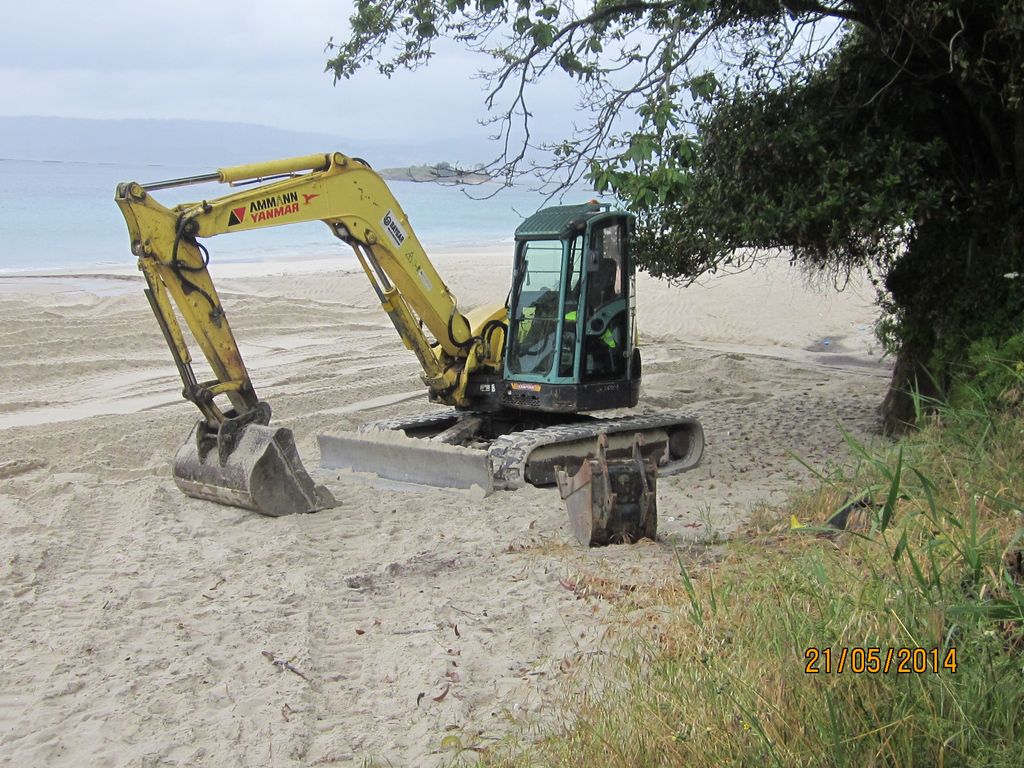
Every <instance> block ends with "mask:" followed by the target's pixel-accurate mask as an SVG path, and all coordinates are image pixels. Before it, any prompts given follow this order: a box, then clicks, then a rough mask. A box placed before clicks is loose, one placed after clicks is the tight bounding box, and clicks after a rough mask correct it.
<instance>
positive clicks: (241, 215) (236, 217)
mask: <svg viewBox="0 0 1024 768" xmlns="http://www.w3.org/2000/svg"><path fill="white" fill-rule="evenodd" d="M243 221H245V207H244V206H243V207H241V208H233V209H232V210H231V215H230V216H228V226H229V227H233V226H235V224H241V223H242V222H243Z"/></svg>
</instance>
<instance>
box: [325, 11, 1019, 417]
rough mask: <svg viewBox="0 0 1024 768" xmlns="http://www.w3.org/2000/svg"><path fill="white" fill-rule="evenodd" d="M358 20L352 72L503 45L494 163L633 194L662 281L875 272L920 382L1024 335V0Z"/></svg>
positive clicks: (893, 334)
mask: <svg viewBox="0 0 1024 768" xmlns="http://www.w3.org/2000/svg"><path fill="white" fill-rule="evenodd" d="M351 23H352V29H351V34H350V35H349V37H348V39H347V40H345V41H344V42H341V43H339V44H337V45H335V44H334V43H333V42H332V44H331V48H332V53H333V58H332V59H331V60H330V62H329V63H328V68H329V69H330V70H331V71H333V72H334V74H335V77H349V76H351V75H352V74H353V73H354V72H355V71H357V70H358V69H360V68H362V67H364V66H367V65H370V64H371V63H375V64H376V66H377V68H378V69H379V71H380V72H382V73H383V74H385V75H390V74H391V73H393V72H395V71H396V69H398V68H400V67H417V66H421V65H423V64H425V63H426V62H428V61H429V60H430V58H431V57H432V56H433V54H434V46H435V44H436V43H437V41H438V40H440V39H442V38H449V39H451V40H454V41H456V43H458V44H460V45H462V46H465V47H467V48H469V49H471V50H476V51H479V52H481V53H484V54H486V55H487V56H488V57H489V61H491V62H492V68H491V69H490V71H489V72H488V73H487V77H488V78H489V82H490V86H491V90H490V91H489V93H488V95H487V97H486V105H487V108H488V109H490V110H492V119H493V122H494V123H495V125H496V127H497V128H498V132H497V135H498V138H499V139H500V146H501V152H500V156H499V157H498V158H497V159H496V160H495V163H494V164H493V166H492V167H493V169H494V172H495V173H496V174H497V175H499V176H503V177H504V178H505V179H506V180H508V181H511V180H512V179H513V178H515V176H516V174H517V173H520V172H523V171H524V170H535V171H538V172H540V173H542V174H543V175H545V176H546V177H547V178H552V179H555V180H558V181H560V182H561V183H563V184H568V183H571V182H572V181H574V180H576V179H579V178H581V177H586V178H588V179H589V180H590V181H592V182H593V184H594V185H595V186H596V187H597V188H598V189H599V190H602V191H611V192H613V193H614V194H616V195H617V196H618V197H619V198H620V199H621V200H623V202H624V203H625V204H626V205H628V206H629V207H630V208H631V209H632V210H633V211H634V212H635V213H636V214H637V217H638V222H639V231H638V239H637V245H638V254H639V259H640V262H641V263H642V265H643V266H644V267H646V268H647V269H648V270H649V271H650V272H652V273H653V274H656V275H661V276H666V277H670V278H693V277H697V276H699V275H702V274H705V273H707V272H714V271H715V270H717V269H719V268H721V267H733V268H737V267H743V266H744V265H746V264H748V263H750V262H751V261H752V260H754V259H759V258H763V257H765V256H766V255H770V254H775V253H778V252H780V251H784V252H787V253H788V254H790V256H791V258H793V259H794V260H797V261H799V262H800V263H802V264H805V265H807V266H808V268H811V269H827V270H831V271H833V272H837V273H839V274H845V273H848V272H850V271H852V270H859V269H867V270H868V271H869V273H870V274H871V276H872V279H873V280H874V281H875V284H876V286H877V288H878V291H879V303H880V305H881V307H882V309H883V310H884V316H883V318H882V321H881V322H880V324H879V333H880V336H881V337H882V339H883V341H885V342H886V344H887V347H888V348H889V349H890V351H892V352H896V353H898V354H899V361H898V365H897V369H896V377H895V379H894V387H896V388H897V389H898V390H902V391H906V392H909V390H910V388H911V385H912V384H913V383H914V382H915V381H917V383H918V384H920V383H921V382H924V381H935V382H936V383H937V384H938V388H937V389H938V391H940V392H941V391H943V390H944V389H945V387H946V385H947V384H948V382H949V376H950V374H951V372H952V370H953V368H955V366H956V365H957V364H958V362H959V361H960V360H961V359H962V358H963V355H964V353H965V350H966V349H967V347H968V346H969V344H970V342H971V341H973V340H977V339H980V338H983V337H993V338H995V339H997V340H998V341H1001V340H1003V339H1005V338H1007V337H1008V336H1010V335H1013V334H1014V333H1016V332H1018V331H1019V330H1020V322H1021V317H1022V314H1024V292H1022V291H1021V289H1020V283H1019V282H1018V281H1013V280H1007V279H1005V278H1004V277H1003V275H1005V274H1013V273H1021V272H1024V263H1022V262H1024V218H1022V217H1024V205H1022V202H1024V200H1022V196H1021V190H1022V186H1024V0H976V1H975V2H965V1H964V0H892V1H891V2H880V0H835V1H834V2H825V1H819V0H594V2H593V3H591V4H578V3H574V2H571V1H570V0H543V1H542V2H529V0H516V1H515V2H499V1H498V0H434V1H431V0H388V1H387V2H383V3H377V2H373V3H371V2H368V1H367V0H360V2H358V3H357V5H356V12H355V14H354V16H353V17H352V22H351ZM558 73H560V74H561V76H563V77H569V78H572V79H573V80H575V81H576V83H577V84H578V92H579V100H580V105H579V106H580V115H581V116H583V117H582V119H585V120H586V121H587V122H585V123H583V124H580V125H577V126H574V129H573V131H572V134H571V135H569V136H567V137H566V138H565V140H564V141H561V142H558V143H555V144H553V145H549V146H544V147H537V146H534V143H533V142H532V140H531V132H530V125H531V123H530V117H531V110H530V107H529V96H530V86H531V85H532V84H533V83H535V82H536V81H537V80H539V79H541V78H543V77H547V76H557V75H558ZM539 152H546V154H538V153H539ZM537 157H541V158H542V159H540V160H536V158H537ZM527 160H534V161H535V162H534V164H533V166H529V163H527ZM526 166H529V167H526ZM929 368H930V372H929V370H928V369H929ZM897 400H898V401H899V402H896V401H894V402H893V403H890V405H891V406H892V407H891V408H890V415H891V416H893V418H894V420H899V419H901V418H906V417H907V414H908V412H909V410H910V405H911V404H910V400H909V398H908V397H902V398H897ZM894 423H895V421H894Z"/></svg>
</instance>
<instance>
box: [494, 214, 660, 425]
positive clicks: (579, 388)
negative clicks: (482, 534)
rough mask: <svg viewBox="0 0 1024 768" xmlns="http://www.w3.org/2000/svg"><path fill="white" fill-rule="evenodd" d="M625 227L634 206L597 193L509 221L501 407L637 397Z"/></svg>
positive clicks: (573, 405) (588, 406)
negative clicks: (511, 240) (620, 206)
mask: <svg viewBox="0 0 1024 768" xmlns="http://www.w3.org/2000/svg"><path fill="white" fill-rule="evenodd" d="M632 229H633V217H632V216H631V215H629V214H627V213H623V212H621V211H613V210H611V209H610V207H609V206H608V205H606V204H599V203H594V202H591V203H586V204H584V205H564V206H556V207H552V208H545V209H544V210H541V211H539V212H537V213H535V214H534V215H533V216H530V217H529V218H528V219H526V220H525V221H524V222H523V223H522V224H521V225H520V226H519V227H518V228H517V229H516V234H515V240H516V253H515V263H514V267H513V274H512V291H511V293H510V295H509V306H508V317H509V332H508V343H507V344H506V352H505V369H504V392H503V396H502V404H503V406H505V407H507V408H515V409H521V410H529V411H545V412H549V413H577V412H580V411H596V410H603V409H607V408H630V407H633V406H635V405H636V403H637V400H638V398H639V392H640V351H639V350H638V349H637V348H636V345H635V338H636V334H635V320H636V303H635V300H634V284H635V279H634V265H633V260H632V253H631V251H630V240H631V233H632Z"/></svg>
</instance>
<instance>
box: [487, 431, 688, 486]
mask: <svg viewBox="0 0 1024 768" xmlns="http://www.w3.org/2000/svg"><path fill="white" fill-rule="evenodd" d="M693 421H694V419H693V417H692V416H686V415H684V414H680V413H651V414H647V415H643V416H619V417H610V418H601V417H598V418H594V419H593V420H592V421H589V422H583V423H577V424H560V425H557V426H553V427H545V428H543V429H526V430H523V431H522V432H514V433H512V434H510V435H503V436H501V437H499V438H498V439H496V440H495V441H494V442H493V443H491V447H490V448H489V449H488V451H487V452H488V454H489V455H490V457H491V463H492V467H491V469H492V472H493V473H494V487H495V488H508V489H511V488H519V487H520V486H522V485H523V484H525V483H526V480H525V477H526V474H525V473H526V464H527V462H528V461H529V458H530V454H531V453H533V451H535V450H537V449H538V448H541V447H543V446H547V445H555V444H557V443H568V442H576V441H578V440H587V439H591V440H594V439H596V438H597V436H598V435H599V434H600V433H601V432H605V433H607V434H616V433H618V432H641V433H643V432H646V431H648V430H655V429H661V428H664V427H671V426H674V425H676V424H680V423H684V422H693ZM701 453H703V450H702V451H701ZM699 462H700V454H698V456H697V460H696V461H692V462H690V463H688V464H687V463H684V462H681V461H679V462H672V463H670V464H668V465H666V466H661V467H658V474H660V475H667V474H674V473H676V472H682V471H684V470H687V469H691V468H693V467H695V466H696V465H697V464H698V463H699Z"/></svg>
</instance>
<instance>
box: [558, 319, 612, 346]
mask: <svg viewBox="0 0 1024 768" xmlns="http://www.w3.org/2000/svg"><path fill="white" fill-rule="evenodd" d="M576 317H577V314H576V310H575V309H574V310H573V311H572V312H566V313H565V319H566V320H568V321H569V322H570V323H575V322H576ZM601 341H603V342H604V343H605V346H606V347H608V349H615V348H616V347H617V346H619V345H618V343H616V341H615V334H614V333H612V329H611V328H605V329H604V333H602V334H601Z"/></svg>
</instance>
